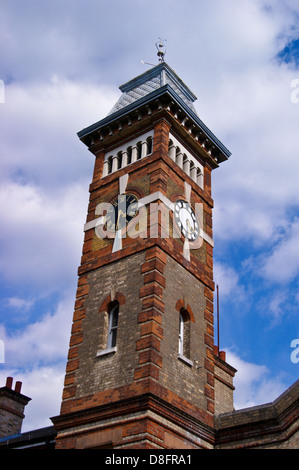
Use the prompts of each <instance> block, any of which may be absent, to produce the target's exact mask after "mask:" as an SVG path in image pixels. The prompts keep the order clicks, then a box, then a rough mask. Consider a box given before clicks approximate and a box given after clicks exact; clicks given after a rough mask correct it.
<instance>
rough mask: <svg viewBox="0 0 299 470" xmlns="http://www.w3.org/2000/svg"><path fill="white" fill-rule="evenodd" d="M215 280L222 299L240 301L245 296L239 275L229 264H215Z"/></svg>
mask: <svg viewBox="0 0 299 470" xmlns="http://www.w3.org/2000/svg"><path fill="white" fill-rule="evenodd" d="M214 279H215V282H216V284H218V285H219V293H220V296H221V297H224V298H228V297H230V299H231V298H232V297H231V296H232V295H233V298H234V299H237V298H238V299H239V298H240V297H241V296H243V295H244V289H243V286H242V285H241V284H240V279H239V275H238V273H237V272H236V271H235V269H234V268H233V267H231V266H229V265H227V264H223V263H219V262H216V263H214Z"/></svg>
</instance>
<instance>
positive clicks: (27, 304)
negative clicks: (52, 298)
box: [4, 297, 35, 312]
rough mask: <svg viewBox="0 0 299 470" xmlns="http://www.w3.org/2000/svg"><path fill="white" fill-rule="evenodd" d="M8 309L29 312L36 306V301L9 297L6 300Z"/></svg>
mask: <svg viewBox="0 0 299 470" xmlns="http://www.w3.org/2000/svg"><path fill="white" fill-rule="evenodd" d="M4 302H5V303H6V305H7V306H8V307H11V308H13V309H16V310H22V311H25V312H27V311H28V310H30V309H31V307H32V306H33V305H34V302H35V299H30V300H29V299H22V298H20V297H9V298H7V299H5V300H4Z"/></svg>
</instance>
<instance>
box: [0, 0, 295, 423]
mask: <svg viewBox="0 0 299 470" xmlns="http://www.w3.org/2000/svg"><path fill="white" fill-rule="evenodd" d="M298 17H299V6H298V2H297V1H295V0H279V1H271V2H270V1H265V0H250V1H247V0H240V1H239V2H236V1H235V0H212V1H211V2H205V1H203V0H186V1H184V2H182V1H178V0H159V1H157V0H152V2H151V3H149V2H145V1H143V0H125V1H124V0H110V1H107V0H84V1H83V0H77V1H75V2H74V1H70V0H64V1H63V2H61V1H58V0H45V1H43V2H39V3H37V2H36V1H33V0H27V1H26V2H22V3H21V4H20V2H19V1H17V0H9V1H8V0H6V1H5V0H4V1H3V2H2V3H1V6H0V56H1V63H0V80H2V81H3V82H4V92H5V93H4V98H5V99H2V100H1V99H0V101H2V102H0V178H1V184H0V220H1V232H0V281H1V282H0V296H1V310H0V340H2V342H4V346H5V360H4V362H2V363H0V385H1V386H2V385H4V384H5V380H6V377H7V376H10V375H11V376H13V377H14V378H15V380H21V381H22V382H23V388H22V392H23V393H24V394H26V395H28V396H29V397H31V398H32V401H31V402H30V403H29V405H28V406H27V408H26V418H25V420H24V424H23V430H24V431H25V430H30V429H35V428H37V427H42V426H47V425H50V424H51V422H50V421H49V417H51V416H54V415H56V414H58V413H59V407H60V401H61V393H62V384H63V378H64V371H65V363H66V355H67V349H68V341H69V336H70V330H71V320H72V315H73V306H74V299H75V291H76V285H77V268H78V266H79V264H80V257H81V248H82V242H83V225H84V223H85V218H86V211H87V204H88V197H89V194H88V187H89V183H90V181H91V177H92V170H93V157H92V155H91V154H89V153H88V151H87V150H86V148H85V147H84V146H83V144H82V143H81V142H80V141H79V139H78V137H77V132H78V131H79V130H81V129H82V128H84V127H86V126H88V125H90V124H92V123H94V122H96V121H98V120H100V119H102V118H103V117H105V116H106V114H107V113H108V112H109V111H110V109H111V108H112V107H113V105H114V104H115V102H116V101H117V99H118V97H119V96H120V91H119V89H118V87H119V86H120V85H121V84H123V83H125V82H126V81H128V80H130V79H131V78H133V77H135V76H137V75H139V74H141V73H142V72H144V71H145V70H147V68H148V66H146V65H144V64H142V62H141V61H142V60H144V61H147V62H150V63H157V56H156V48H155V43H156V41H157V40H158V38H159V37H162V38H163V39H164V38H165V39H167V42H166V57H165V60H166V62H167V63H168V64H169V65H170V67H172V68H173V69H174V70H175V71H176V72H177V73H178V75H179V76H180V77H181V78H182V80H183V81H184V82H185V83H186V84H187V85H188V86H189V87H190V89H191V90H192V91H193V92H194V93H195V95H196V96H197V97H198V99H197V101H196V102H195V107H196V110H197V113H198V115H199V117H200V118H201V119H202V120H203V121H204V122H205V124H206V125H207V126H208V127H209V128H210V129H211V130H212V131H213V132H214V133H215V134H216V136H217V137H218V138H219V139H220V140H221V141H222V142H223V143H224V144H225V145H226V146H227V147H228V148H229V150H230V151H231V152H232V156H231V157H230V159H229V161H228V162H225V163H223V164H222V165H221V167H220V168H219V169H217V170H216V171H215V172H214V174H213V197H214V202H215V210H214V240H215V279H218V282H219V288H220V325H221V327H220V346H221V349H224V350H226V351H227V360H228V362H230V363H231V364H232V365H233V366H235V367H236V368H237V369H238V373H237V375H236V379H235V386H236V391H235V406H236V408H243V407H246V406H252V405H255V404H260V403H266V402H269V401H272V400H273V399H275V398H276V397H277V396H278V395H279V394H280V393H282V392H283V391H284V390H285V389H286V388H287V387H289V386H290V385H291V384H292V383H293V382H294V381H295V380H297V378H298V370H299V363H294V362H292V361H291V353H292V351H293V349H292V348H291V342H292V341H293V340H294V339H297V338H299V322H298V308H299V155H298V153H299V133H298V128H299V103H298V102H297V101H299V100H297V98H299V92H298V93H297V92H296V88H299V44H298V41H299V27H298V24H299V21H298ZM296 80H298V83H296ZM0 83H2V82H0ZM1 96H2V98H3V93H2V95H1V94H0V98H1ZM3 101H4V102H3ZM298 341H299V340H298ZM298 357H299V354H298Z"/></svg>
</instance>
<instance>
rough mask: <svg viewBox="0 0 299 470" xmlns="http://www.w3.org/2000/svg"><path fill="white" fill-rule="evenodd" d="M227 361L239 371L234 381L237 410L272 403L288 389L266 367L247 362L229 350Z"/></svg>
mask: <svg viewBox="0 0 299 470" xmlns="http://www.w3.org/2000/svg"><path fill="white" fill-rule="evenodd" d="M226 361H227V362H228V364H230V365H232V366H233V367H234V368H235V369H237V371H238V372H237V373H236V376H235V379H234V386H235V391H234V407H235V409H242V408H248V407H251V406H255V405H262V404H265V403H270V402H272V401H273V400H275V399H276V398H278V396H279V395H280V394H281V393H282V392H284V391H285V389H286V387H285V385H284V384H283V382H282V381H281V379H280V378H279V377H272V376H271V374H270V371H269V369H268V368H267V367H266V366H264V365H258V364H253V363H250V362H246V361H244V360H243V359H241V358H240V357H239V356H238V355H237V354H236V353H234V352H232V351H229V350H228V351H227V352H226Z"/></svg>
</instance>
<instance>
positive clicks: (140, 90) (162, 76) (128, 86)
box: [108, 62, 197, 116]
mask: <svg viewBox="0 0 299 470" xmlns="http://www.w3.org/2000/svg"><path fill="white" fill-rule="evenodd" d="M165 85H169V86H170V87H171V88H172V89H173V90H174V91H175V93H176V94H177V95H178V96H179V97H180V98H181V100H182V101H183V102H184V103H185V104H186V105H187V106H188V107H189V108H190V109H191V110H192V111H193V112H194V113H195V114H196V110H195V108H194V106H193V102H194V101H195V100H196V99H197V98H196V96H195V95H194V94H193V93H192V91H191V90H190V89H189V88H188V87H187V86H186V85H185V84H184V82H183V81H182V80H181V79H180V78H179V77H178V75H177V74H176V73H175V72H174V70H172V69H171V68H170V67H169V65H167V64H166V62H162V63H160V64H159V65H156V66H155V67H153V68H151V69H150V70H148V71H147V72H145V73H143V74H141V75H139V76H138V77H135V78H133V79H132V80H130V81H129V82H127V83H125V84H124V85H121V86H120V87H119V89H120V91H122V95H121V97H120V98H119V100H118V101H117V103H116V104H115V105H114V106H113V108H112V109H111V111H110V112H109V113H108V116H109V115H111V114H113V113H115V112H117V111H120V110H121V109H122V108H125V107H126V106H128V105H131V104H132V103H134V102H135V101H138V100H139V99H140V98H144V97H145V96H146V95H148V94H150V93H152V92H154V91H156V90H158V89H159V88H162V87H163V86H165Z"/></svg>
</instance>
